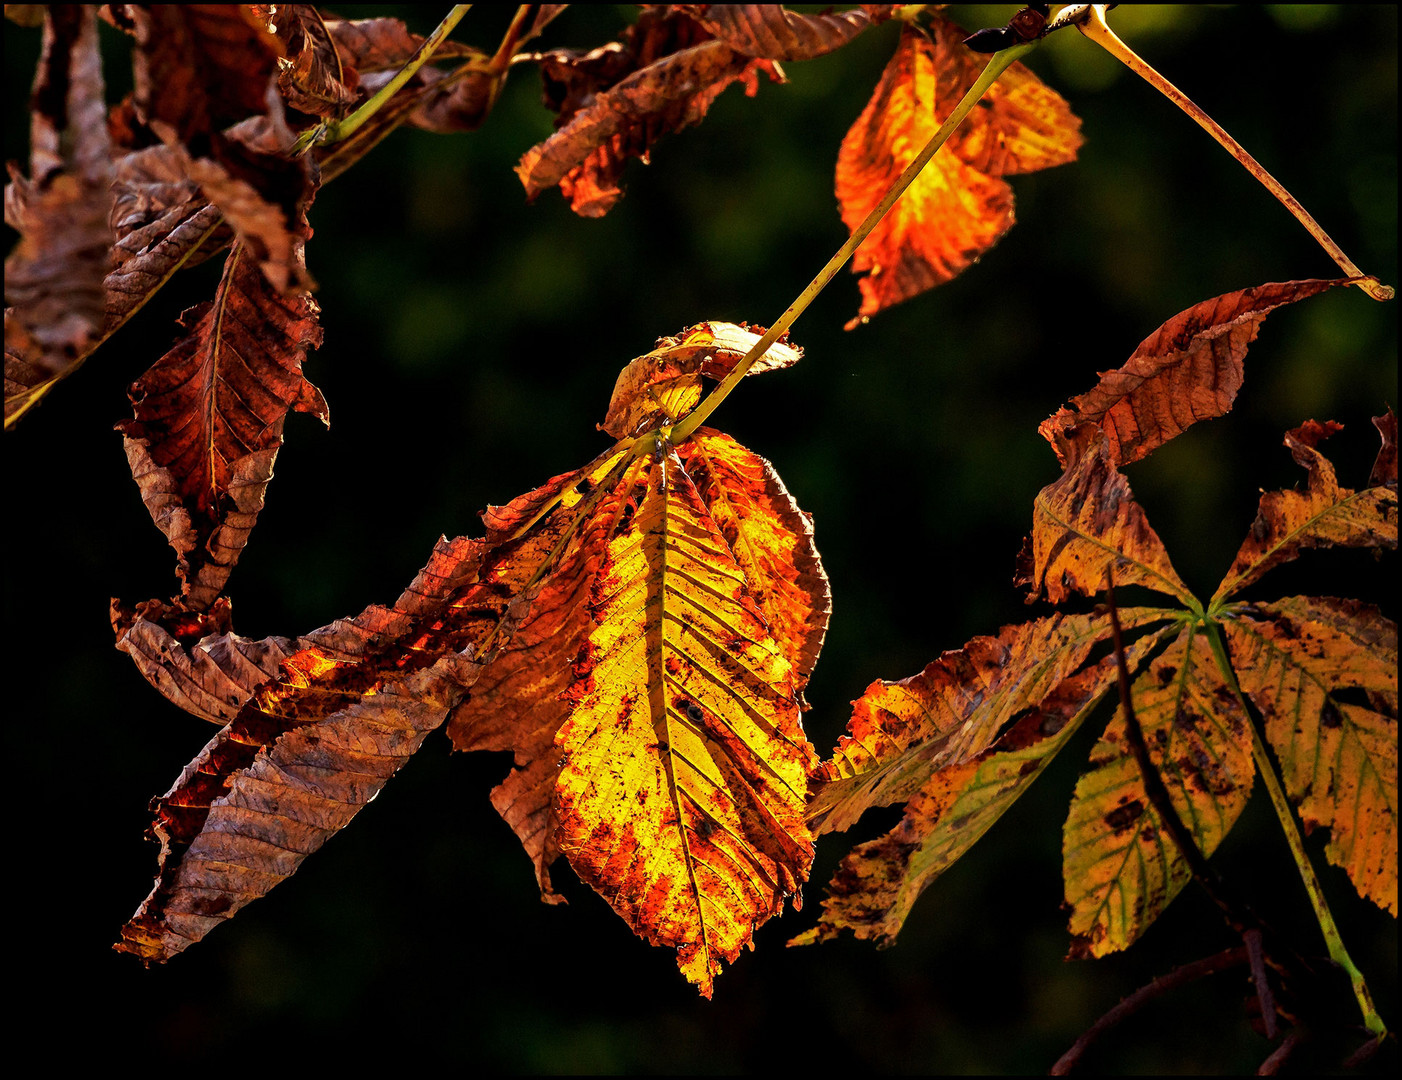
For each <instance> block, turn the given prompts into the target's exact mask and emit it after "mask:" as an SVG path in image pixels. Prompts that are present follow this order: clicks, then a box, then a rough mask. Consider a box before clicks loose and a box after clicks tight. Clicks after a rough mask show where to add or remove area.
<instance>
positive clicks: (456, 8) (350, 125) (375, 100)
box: [292, 4, 472, 155]
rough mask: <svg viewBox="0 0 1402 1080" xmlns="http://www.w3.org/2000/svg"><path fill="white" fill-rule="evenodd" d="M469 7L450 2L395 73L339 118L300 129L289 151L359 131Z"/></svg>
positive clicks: (435, 48) (328, 141)
mask: <svg viewBox="0 0 1402 1080" xmlns="http://www.w3.org/2000/svg"><path fill="white" fill-rule="evenodd" d="M470 7H472V5H471V4H454V5H453V10H452V11H450V12H448V14H447V15H445V16H444V17H443V21H442V22H441V23H439V24H438V27H437V28H436V29H435V30H434V31H433V33H431V34H429V35H428V37H426V38H424V40H423V43H422V44H421V45H420V46H419V47H418V49H417V50H416V51H415V52H414V55H413V56H411V57H409V62H408V63H407V64H405V65H404V66H403V67H402V68H400V69H399V71H398V72H396V73H395V76H394V78H392V79H390V81H389V82H387V83H385V85H384V86H382V87H380V89H379V90H378V91H377V92H376V93H375V96H374V97H372V98H371V99H370V100H369V101H367V102H365V104H363V105H361V106H360V108H358V109H356V110H355V112H353V113H351V114H350V115H349V116H347V117H345V118H344V119H342V120H337V121H334V122H333V123H329V124H326V125H325V126H324V127H315V128H311V129H309V130H308V131H305V132H303V133H302V136H301V137H300V138H299V139H298V140H297V144H296V145H295V146H294V147H293V149H292V152H293V154H294V155H295V154H298V153H301V152H303V151H305V150H307V149H309V148H310V147H311V146H312V145H326V144H329V143H336V142H340V141H341V140H342V139H348V138H350V136H352V135H354V134H355V133H356V132H357V131H359V130H360V128H361V127H362V125H364V124H365V122H366V121H367V120H369V119H370V118H371V117H372V116H374V115H375V114H376V113H377V112H379V111H380V108H381V106H383V105H384V103H385V102H386V101H388V100H389V99H390V98H392V97H394V95H395V94H396V93H398V92H399V88H400V87H402V86H403V85H404V84H405V83H406V82H408V81H409V80H410V79H412V78H413V77H414V75H415V73H416V72H417V71H418V70H419V68H421V67H423V66H424V64H425V63H426V62H427V61H428V58H429V57H430V56H432V55H433V54H434V52H435V51H436V50H437V49H438V46H439V45H442V44H443V42H444V40H445V39H446V38H447V36H448V35H449V34H451V33H452V32H453V28H454V27H455V26H457V25H458V23H459V22H461V21H462V17H463V16H464V15H466V14H467V11H468V9H469V8H470Z"/></svg>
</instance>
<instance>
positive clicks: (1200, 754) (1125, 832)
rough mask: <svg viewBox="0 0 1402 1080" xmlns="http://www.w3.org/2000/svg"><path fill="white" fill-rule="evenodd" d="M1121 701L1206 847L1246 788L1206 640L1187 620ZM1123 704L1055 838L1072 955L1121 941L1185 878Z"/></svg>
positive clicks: (1245, 742) (1242, 756) (1242, 735)
mask: <svg viewBox="0 0 1402 1080" xmlns="http://www.w3.org/2000/svg"><path fill="white" fill-rule="evenodd" d="M1130 699H1131V701H1132V702H1133V705H1134V712H1135V715H1136V716H1137V717H1138V719H1139V724H1140V727H1141V728H1142V729H1143V732H1144V741H1145V743H1146V744H1147V745H1148V749H1149V757H1150V760H1152V761H1153V763H1154V767H1155V768H1156V769H1157V770H1158V773H1159V775H1160V776H1161V777H1162V778H1163V782H1164V786H1165V787H1166V788H1167V789H1168V795H1169V801H1170V802H1172V804H1173V807H1174V809H1175V810H1177V811H1178V816H1179V817H1180V818H1181V819H1182V820H1183V823H1184V824H1185V825H1186V826H1187V828H1188V831H1189V832H1190V833H1191V834H1192V836H1193V839H1194V840H1195V841H1196V843H1197V846H1198V849H1199V850H1200V851H1201V852H1202V853H1203V855H1204V856H1208V855H1211V854H1212V852H1213V851H1215V850H1216V848H1217V845H1218V844H1220V843H1221V842H1222V839H1223V837H1225V836H1226V835H1227V832H1228V830H1229V829H1231V827H1232V825H1233V824H1235V823H1236V819H1237V818H1238V817H1239V816H1240V815H1241V811H1242V810H1243V809H1244V808H1245V806H1246V801H1247V798H1248V797H1249V796H1250V794H1251V782H1252V778H1253V777H1254V775H1255V766H1254V764H1253V762H1252V759H1251V728H1250V722H1249V720H1248V719H1247V717H1246V715H1245V713H1243V712H1242V709H1241V706H1240V705H1239V704H1238V703H1237V700H1236V697H1235V696H1234V695H1233V694H1232V692H1231V690H1230V688H1228V686H1227V685H1226V684H1225V683H1224V682H1223V681H1222V675H1221V673H1220V671H1218V668H1217V663H1216V659H1215V657H1214V656H1213V653H1212V648H1211V645H1210V644H1209V642H1208V641H1207V638H1206V636H1205V635H1204V634H1202V633H1201V632H1200V631H1199V630H1198V629H1197V628H1196V627H1192V626H1188V627H1185V628H1184V629H1183V631H1182V633H1181V634H1180V635H1179V637H1178V640H1177V641H1175V642H1174V643H1173V644H1172V645H1170V646H1169V647H1168V648H1167V649H1166V650H1165V651H1164V652H1163V654H1162V655H1160V656H1159V657H1157V658H1156V659H1155V660H1154V662H1153V664H1152V665H1150V667H1149V670H1148V671H1146V672H1144V673H1143V674H1142V675H1140V676H1139V677H1138V678H1137V679H1135V680H1134V684H1133V687H1132V689H1131V697H1130ZM1126 739H1127V735H1126V732H1125V721H1124V715H1123V710H1121V711H1120V712H1119V713H1117V714H1116V716H1115V719H1114V720H1113V721H1112V722H1111V724H1110V726H1109V727H1108V728H1107V729H1106V731H1105V734H1104V735H1103V736H1101V738H1100V741H1099V742H1097V743H1096V744H1095V746H1094V747H1093V748H1092V750H1091V753H1090V769H1089V771H1088V772H1086V773H1085V774H1084V775H1083V776H1082V777H1081V779H1080V781H1079V782H1078V783H1077V784H1076V793H1075V795H1073V796H1072V799H1071V812H1070V814H1069V815H1068V816H1067V818H1066V825H1065V828H1064V831H1063V836H1062V854H1063V871H1064V874H1065V882H1066V903H1067V905H1068V906H1069V907H1070V909H1071V920H1070V929H1071V933H1072V935H1073V942H1072V946H1071V955H1072V956H1104V955H1105V954H1106V953H1110V952H1114V951H1116V950H1118V949H1123V948H1126V947H1128V946H1129V945H1131V944H1132V943H1133V942H1134V941H1135V940H1136V939H1138V937H1139V935H1140V934H1142V933H1143V932H1144V931H1145V930H1146V929H1148V927H1149V925H1150V924H1151V923H1152V922H1153V921H1154V920H1155V919H1156V918H1158V916H1159V914H1160V913H1161V912H1162V911H1163V909H1164V908H1166V907H1167V906H1168V904H1169V901H1171V900H1172V899H1173V898H1174V896H1176V895H1177V894H1178V891H1179V890H1180V889H1181V888H1182V887H1183V886H1184V885H1185V884H1187V882H1188V881H1189V880H1190V879H1191V878H1192V872H1191V870H1189V868H1188V864H1187V862H1186V861H1185V860H1184V859H1183V857H1182V855H1181V854H1179V851H1178V848H1177V846H1176V845H1175V843H1174V841H1173V838H1172V837H1171V836H1170V835H1169V833H1168V832H1167V830H1166V829H1165V828H1164V826H1163V823H1162V821H1161V819H1160V818H1159V815H1158V812H1157V811H1156V810H1155V809H1154V807H1153V804H1152V803H1151V802H1150V801H1149V796H1148V793H1147V792H1146V791H1145V789H1144V777H1143V774H1142V773H1141V772H1140V769H1139V763H1138V762H1137V761H1136V760H1135V758H1134V755H1133V754H1132V753H1131V751H1130V749H1129V745H1128V743H1127V741H1126Z"/></svg>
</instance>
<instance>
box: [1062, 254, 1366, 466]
mask: <svg viewBox="0 0 1402 1080" xmlns="http://www.w3.org/2000/svg"><path fill="white" fill-rule="evenodd" d="M1347 284H1348V279H1347V278H1340V279H1338V280H1335V281H1319V280H1311V281H1287V282H1283V283H1272V284H1268V285H1258V286H1256V287H1255V288H1253V289H1242V290H1240V291H1238V292H1231V293H1226V294H1225V295H1223V296H1218V297H1215V298H1213V299H1211V300H1204V301H1203V302H1202V303H1200V304H1194V305H1193V306H1192V307H1190V308H1188V309H1187V310H1186V311H1180V312H1179V313H1178V314H1177V315H1175V316H1173V318H1171V319H1169V320H1168V322H1166V323H1164V324H1163V325H1162V326H1160V327H1159V328H1158V329H1157V330H1155V331H1154V332H1153V333H1152V334H1150V335H1149V336H1148V337H1147V338H1145V339H1144V340H1143V341H1142V342H1140V344H1139V348H1137V349H1135V350H1134V355H1133V356H1131V357H1130V358H1129V359H1128V360H1127V361H1126V362H1125V364H1124V366H1123V367H1121V368H1119V369H1118V370H1116V371H1106V372H1102V373H1101V376H1100V383H1099V384H1098V385H1097V386H1096V387H1095V389H1094V390H1091V391H1090V392H1089V393H1085V394H1082V395H1080V397H1076V398H1072V399H1071V403H1070V407H1069V408H1067V407H1065V406H1063V407H1062V408H1061V409H1058V410H1057V412H1056V414H1055V415H1053V416H1050V417H1048V418H1047V419H1046V420H1043V421H1042V423H1041V426H1040V427H1038V429H1037V430H1038V431H1039V432H1041V434H1042V437H1043V438H1044V439H1046V440H1047V442H1049V443H1051V444H1052V448H1053V449H1055V450H1056V451H1057V454H1058V456H1060V455H1061V449H1060V447H1059V446H1058V444H1057V440H1056V435H1057V433H1058V432H1059V433H1062V434H1065V433H1066V432H1067V431H1069V430H1070V429H1071V428H1073V427H1075V426H1076V425H1078V424H1083V423H1094V424H1099V425H1100V428H1101V430H1102V431H1104V432H1105V438H1106V440H1107V441H1108V443H1109V446H1110V460H1111V461H1112V462H1113V463H1114V464H1115V465H1127V464H1129V463H1130V462H1132V461H1138V460H1139V459H1140V458H1143V457H1147V456H1148V455H1149V454H1150V453H1152V452H1153V451H1154V450H1156V449H1158V448H1159V447H1160V446H1162V445H1163V444H1164V443H1166V442H1168V441H1169V440H1170V439H1172V438H1174V437H1175V436H1177V435H1179V434H1181V433H1182V432H1184V431H1186V430H1187V429H1188V428H1190V427H1192V425H1194V424H1196V423H1197V422H1198V421H1200V420H1211V419H1212V418H1213V417H1217V416H1223V415H1225V414H1226V413H1227V412H1229V411H1230V410H1231V407H1232V402H1234V401H1235V400H1236V395H1237V391H1238V390H1240V389H1241V382H1242V377H1243V365H1242V361H1243V360H1244V359H1245V357H1246V350H1247V347H1248V346H1250V344H1251V343H1252V342H1253V341H1255V340H1256V334H1257V332H1258V331H1259V330H1260V328H1261V324H1262V323H1263V322H1265V320H1266V316H1267V315H1269V314H1270V313H1271V312H1272V311H1274V310H1275V309H1276V308H1278V307H1281V306H1283V305H1285V304H1293V303H1294V302H1295V301H1297V300H1303V299H1305V297H1307V296H1317V295H1319V294H1320V293H1322V292H1324V291H1325V290H1327V289H1332V288H1334V286H1336V285H1347ZM1062 464H1063V465H1064V464H1065V459H1064V458H1063V459H1062Z"/></svg>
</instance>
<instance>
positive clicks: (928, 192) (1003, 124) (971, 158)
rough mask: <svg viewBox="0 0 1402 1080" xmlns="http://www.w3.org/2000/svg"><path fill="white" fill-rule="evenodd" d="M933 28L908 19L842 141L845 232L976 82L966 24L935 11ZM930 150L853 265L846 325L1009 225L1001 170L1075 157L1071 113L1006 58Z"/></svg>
mask: <svg viewBox="0 0 1402 1080" xmlns="http://www.w3.org/2000/svg"><path fill="white" fill-rule="evenodd" d="M931 32H932V35H933V36H932V37H926V36H925V35H924V34H923V33H921V32H920V31H918V30H917V29H915V28H914V27H912V26H909V25H907V26H906V27H905V28H903V29H902V31H901V40H900V43H899V45H898V46H897V47H896V53H895V55H894V56H893V57H892V58H891V60H890V62H889V63H888V64H887V65H886V70H885V71H884V72H882V75H881V81H880V82H878V83H877V85H876V91H875V93H874V94H873V95H872V98H871V100H870V101H869V102H868V103H867V106H866V108H865V109H864V110H863V111H862V115H861V116H859V117H858V118H857V122H856V123H854V124H853V125H852V127H851V130H849V131H848V132H847V135H846V137H845V138H844V139H843V140H842V148H841V150H840V151H839V153H838V158H837V180H836V188H837V201H838V203H839V204H840V205H841V207H842V220H843V222H845V223H846V225H847V228H848V230H849V231H850V230H854V229H856V227H857V226H858V225H859V224H860V223H861V222H862V220H863V219H864V218H865V217H866V216H867V214H868V213H870V212H871V210H872V209H873V208H875V206H876V204H877V203H878V202H880V201H881V199H882V197H883V196H884V195H885V194H886V192H887V191H888V190H889V189H890V187H891V185H892V183H893V182H894V181H895V179H896V177H897V176H899V175H900V173H901V172H902V170H904V169H905V167H906V166H907V165H909V164H910V163H911V162H912V161H913V160H915V157H916V155H917V154H918V153H919V152H920V149H921V148H922V147H923V146H924V145H925V144H926V143H927V142H928V141H929V140H930V138H931V136H933V135H934V133H935V132H936V131H937V130H938V129H939V126H940V124H941V123H942V122H943V120H944V118H945V117H946V116H947V115H949V113H950V112H951V110H952V109H953V107H954V106H955V104H957V103H958V101H959V99H960V98H961V97H963V95H964V93H965V92H966V91H967V90H968V89H969V87H970V86H972V85H973V84H974V81H975V80H976V79H977V78H978V75H979V72H980V71H982V69H983V66H984V61H983V60H982V59H981V58H979V57H978V56H977V55H976V54H974V53H972V52H971V51H970V50H968V49H967V48H965V47H964V46H963V45H962V44H961V43H960V42H961V39H962V38H963V37H964V32H963V31H962V30H960V29H959V28H958V27H957V26H955V25H954V24H953V23H951V22H949V21H948V20H947V19H944V18H943V17H941V16H938V15H937V16H935V17H934V20H933V22H932V24H931ZM984 101H985V102H986V103H987V107H986V108H979V109H975V110H974V112H973V113H972V114H970V116H969V118H968V119H967V120H966V121H965V122H964V124H963V126H962V127H961V128H960V129H959V130H958V131H956V132H955V133H954V135H953V136H951V137H950V139H949V142H948V143H946V144H945V146H944V147H943V148H942V149H941V151H940V153H938V154H936V155H935V158H934V160H933V161H931V162H930V164H929V165H927V166H926V167H925V169H924V171H923V172H921V174H920V176H919V177H917V178H916V180H915V182H914V183H913V184H912V185H911V186H910V189H909V190H908V191H907V192H906V193H905V194H904V195H903V196H901V198H900V200H899V201H897V203H896V205H895V206H894V207H892V208H891V211H890V213H888V214H887V215H886V217H885V218H884V219H883V220H882V221H881V223H880V224H879V225H877V227H876V229H875V230H874V231H873V232H872V233H871V235H870V236H869V237H867V239H866V241H865V242H864V243H863V244H862V246H861V247H859V248H858V249H857V254H856V257H855V259H854V260H853V263H852V271H853V273H857V274H866V275H867V276H866V277H863V278H862V279H861V280H860V282H859V284H860V286H861V290H862V306H861V310H860V312H859V313H858V317H857V318H856V319H853V320H852V321H851V322H849V323H848V324H847V328H848V329H849V330H850V329H852V328H853V327H854V326H856V325H858V324H859V323H860V322H861V321H862V320H863V319H865V318H867V317H869V316H871V315H875V314H876V313H877V312H879V311H883V310H885V309H886V308H888V307H891V306H892V305H894V304H898V303H900V302H901V301H902V300H908V299H910V298H911V297H912V296H915V295H917V294H918V293H922V292H924V291H925V290H926V289H932V288H934V287H935V286H936V285H941V284H943V283H944V282H946V281H949V280H950V279H951V278H953V277H955V276H956V275H957V274H959V273H960V272H961V271H962V270H964V269H965V268H966V267H968V266H969V265H971V264H972V263H974V262H976V261H977V260H978V259H979V257H980V256H982V255H983V253H984V252H985V251H987V250H988V249H989V248H990V247H992V246H993V245H994V244H995V243H997V242H998V239H999V238H1000V237H1001V236H1002V235H1003V234H1004V233H1005V232H1007V231H1008V229H1009V228H1011V226H1012V224H1013V193H1012V188H1010V187H1009V186H1008V184H1007V183H1005V182H1004V181H1003V180H1001V179H999V178H1000V177H1003V176H1010V175H1012V174H1014V173H1021V172H1035V171H1036V170H1038V169H1046V168H1050V167H1051V166H1053V165H1063V164H1065V163H1067V162H1069V161H1074V160H1075V157H1076V151H1077V149H1078V148H1079V147H1080V145H1081V142H1082V139H1081V136H1080V121H1079V120H1078V119H1077V118H1076V117H1075V116H1074V115H1072V113H1071V110H1070V108H1069V106H1067V104H1066V102H1065V101H1063V100H1062V99H1061V97H1060V96H1059V95H1057V94H1056V93H1055V92H1054V91H1052V90H1051V89H1049V88H1048V87H1046V86H1045V85H1043V83H1042V82H1041V81H1040V80H1039V79H1038V78H1037V77H1036V76H1035V75H1033V74H1032V73H1031V72H1030V71H1028V70H1027V68H1025V67H1023V66H1022V65H1021V64H1014V65H1013V66H1012V67H1011V68H1009V69H1008V71H1007V72H1006V73H1005V74H1004V75H1003V76H1002V78H1000V79H999V81H998V82H997V83H995V84H994V85H993V88H992V89H991V90H989V92H988V94H987V95H986V96H985V98H984Z"/></svg>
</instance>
